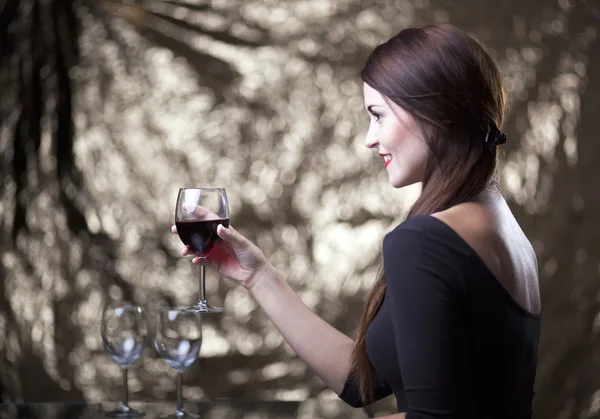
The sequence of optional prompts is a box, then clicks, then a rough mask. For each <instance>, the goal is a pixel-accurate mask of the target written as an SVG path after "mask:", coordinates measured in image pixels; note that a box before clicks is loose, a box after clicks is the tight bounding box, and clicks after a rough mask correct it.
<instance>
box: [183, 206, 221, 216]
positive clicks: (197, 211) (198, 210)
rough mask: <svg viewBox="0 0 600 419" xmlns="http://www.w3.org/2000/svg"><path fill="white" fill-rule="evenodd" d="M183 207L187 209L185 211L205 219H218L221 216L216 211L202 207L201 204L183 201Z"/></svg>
mask: <svg viewBox="0 0 600 419" xmlns="http://www.w3.org/2000/svg"><path fill="white" fill-rule="evenodd" d="M183 209H184V210H185V212H187V213H189V214H194V215H196V216H198V217H201V219H203V220H218V219H220V218H221V217H219V216H218V215H217V214H215V213H214V212H212V211H209V210H208V209H207V208H205V207H202V206H200V205H194V204H189V203H188V204H186V203H183Z"/></svg>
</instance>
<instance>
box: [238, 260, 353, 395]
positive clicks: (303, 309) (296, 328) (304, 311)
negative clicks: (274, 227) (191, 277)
mask: <svg viewBox="0 0 600 419" xmlns="http://www.w3.org/2000/svg"><path fill="white" fill-rule="evenodd" d="M248 290H249V291H250V293H251V294H252V296H253V297H254V298H255V299H256V301H257V303H258V304H259V305H260V306H261V308H262V310H263V311H264V312H265V314H266V315H267V316H268V317H269V318H270V319H271V321H273V323H274V324H275V326H276V327H277V329H278V330H279V331H280V332H281V334H282V335H283V338H284V339H285V340H286V342H287V343H288V344H289V345H290V346H291V348H292V349H293V350H294V351H295V352H296V353H297V354H298V356H299V357H300V358H302V360H303V361H304V362H306V363H307V364H308V365H309V366H310V367H311V368H312V369H313V370H314V371H315V373H316V374H317V375H318V376H319V377H320V378H321V379H322V380H323V381H324V382H325V384H327V385H328V386H329V387H330V388H331V389H332V390H333V391H335V392H336V393H337V394H340V393H341V392H342V389H343V388H344V384H345V383H346V380H347V379H348V375H349V372H350V354H351V353H352V348H353V347H354V341H353V340H352V339H350V338H349V337H348V336H346V335H344V334H343V333H341V332H340V331H338V330H337V329H335V328H334V327H333V326H331V325H329V324H328V323H327V322H326V321H324V320H323V319H321V318H320V317H319V316H317V315H316V314H315V313H313V312H312V311H311V310H310V309H309V308H308V307H307V306H306V305H305V304H304V303H303V302H302V300H301V299H300V298H299V297H298V296H297V295H296V293H295V292H294V290H293V289H292V288H291V287H290V285H289V284H288V283H287V282H286V281H285V280H284V279H283V277H282V276H281V275H280V274H279V273H278V272H277V271H276V270H275V269H274V268H273V267H272V266H271V265H266V266H265V267H264V269H262V270H261V272H259V273H258V274H257V275H256V276H255V278H254V279H253V281H252V284H251V285H250V286H249V287H248Z"/></svg>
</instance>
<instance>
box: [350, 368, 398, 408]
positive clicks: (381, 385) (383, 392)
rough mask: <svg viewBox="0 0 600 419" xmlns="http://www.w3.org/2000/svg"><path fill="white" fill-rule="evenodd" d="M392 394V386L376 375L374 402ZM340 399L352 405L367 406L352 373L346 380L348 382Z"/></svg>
mask: <svg viewBox="0 0 600 419" xmlns="http://www.w3.org/2000/svg"><path fill="white" fill-rule="evenodd" d="M390 394H392V389H391V387H390V386H389V385H388V384H387V383H386V382H385V381H384V380H382V379H381V378H380V377H378V376H377V375H375V388H374V389H373V396H374V397H373V398H374V400H373V403H375V402H376V401H378V400H381V399H383V398H384V397H387V396H389V395H390ZM339 397H340V399H342V400H343V401H345V402H346V403H347V404H349V405H350V406H352V407H365V406H366V405H367V404H366V403H364V402H363V400H362V398H361V397H360V392H359V391H358V384H357V383H356V381H355V379H354V377H353V376H352V374H350V376H348V379H347V380H346V384H345V385H344V389H343V390H342V392H341V393H340V394H339Z"/></svg>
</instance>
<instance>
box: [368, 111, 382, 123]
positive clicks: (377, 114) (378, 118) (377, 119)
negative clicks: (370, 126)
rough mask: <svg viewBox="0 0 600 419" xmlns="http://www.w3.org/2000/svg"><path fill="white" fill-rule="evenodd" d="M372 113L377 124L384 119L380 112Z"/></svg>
mask: <svg viewBox="0 0 600 419" xmlns="http://www.w3.org/2000/svg"><path fill="white" fill-rule="evenodd" d="M370 112H371V115H373V116H374V117H375V122H377V121H379V120H380V119H381V118H382V117H383V115H382V114H380V113H378V112H375V111H370Z"/></svg>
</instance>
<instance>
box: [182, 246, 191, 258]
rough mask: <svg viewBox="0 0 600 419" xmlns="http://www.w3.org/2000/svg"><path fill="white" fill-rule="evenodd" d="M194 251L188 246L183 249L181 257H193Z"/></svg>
mask: <svg viewBox="0 0 600 419" xmlns="http://www.w3.org/2000/svg"><path fill="white" fill-rule="evenodd" d="M191 254H192V251H191V250H190V248H189V247H188V246H185V247H184V248H183V250H182V251H181V256H187V255H191Z"/></svg>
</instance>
